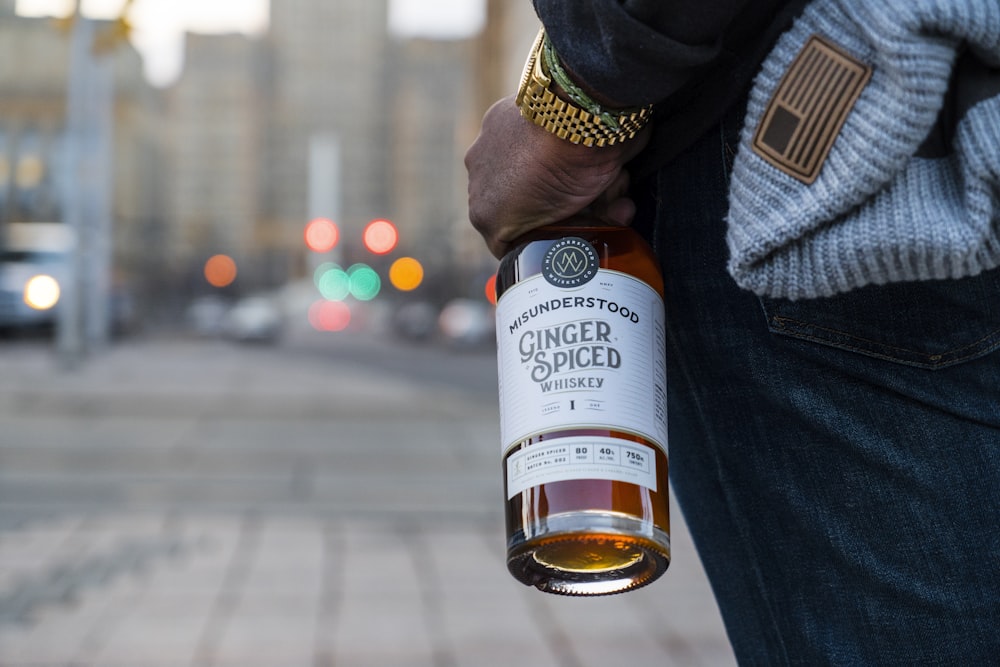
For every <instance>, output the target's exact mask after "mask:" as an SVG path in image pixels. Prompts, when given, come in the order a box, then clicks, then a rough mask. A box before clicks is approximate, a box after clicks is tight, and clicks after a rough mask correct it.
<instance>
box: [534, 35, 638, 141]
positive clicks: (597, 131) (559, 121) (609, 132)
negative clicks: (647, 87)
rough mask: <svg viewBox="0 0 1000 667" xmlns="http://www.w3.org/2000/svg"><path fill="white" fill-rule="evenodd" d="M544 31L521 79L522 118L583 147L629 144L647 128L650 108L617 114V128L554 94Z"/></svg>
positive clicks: (539, 36)
mask: <svg viewBox="0 0 1000 667" xmlns="http://www.w3.org/2000/svg"><path fill="white" fill-rule="evenodd" d="M543 42H544V31H540V32H539V33H538V37H537V38H536V39H535V44H534V46H532V48H531V53H530V54H529V55H528V61H527V63H525V66H524V74H523V75H522V76H521V86H520V88H519V89H518V92H517V97H516V98H515V102H516V104H517V106H518V107H519V108H520V110H521V115H522V116H524V117H525V118H526V119H527V120H529V121H531V122H532V123H534V124H535V125H538V126H539V127H542V128H543V129H545V130H546V131H548V132H551V133H552V134H555V135H556V136H557V137H559V138H560V139H565V140H566V141H569V142H570V143H574V144H583V145H584V146H613V145H614V144H617V143H621V142H623V141H628V140H629V139H632V138H634V137H635V135H636V134H637V133H638V132H639V130H641V129H642V128H643V126H645V125H646V123H647V122H648V121H649V118H650V115H651V113H652V108H651V107H642V108H640V109H635V110H631V111H627V112H620V113H618V112H614V111H612V112H611V114H612V115H616V114H617V115H616V120H617V121H618V127H617V128H615V127H611V126H609V125H607V124H605V123H604V122H603V121H602V120H601V118H600V117H599V116H596V115H594V114H592V113H590V112H589V111H587V110H585V109H582V108H580V107H578V106H576V105H575V104H573V103H572V102H568V101H566V100H564V99H562V98H560V97H559V96H558V95H556V94H555V93H554V92H553V91H552V77H551V75H550V74H549V72H548V71H547V70H546V68H545V62H544V58H542V55H541V51H542V44H543Z"/></svg>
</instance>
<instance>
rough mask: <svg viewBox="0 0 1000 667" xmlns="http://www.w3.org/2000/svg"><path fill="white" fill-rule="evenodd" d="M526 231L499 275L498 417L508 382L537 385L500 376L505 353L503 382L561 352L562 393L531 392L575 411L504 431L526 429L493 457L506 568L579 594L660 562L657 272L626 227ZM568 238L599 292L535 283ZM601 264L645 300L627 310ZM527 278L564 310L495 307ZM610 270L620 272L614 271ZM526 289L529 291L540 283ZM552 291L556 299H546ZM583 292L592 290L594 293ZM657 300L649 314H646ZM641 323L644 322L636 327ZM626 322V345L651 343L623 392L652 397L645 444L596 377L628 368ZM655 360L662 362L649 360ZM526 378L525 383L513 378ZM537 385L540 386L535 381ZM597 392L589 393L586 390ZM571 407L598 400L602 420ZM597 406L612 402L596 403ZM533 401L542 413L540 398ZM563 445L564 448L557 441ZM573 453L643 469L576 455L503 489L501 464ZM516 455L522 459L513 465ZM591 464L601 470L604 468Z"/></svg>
mask: <svg viewBox="0 0 1000 667" xmlns="http://www.w3.org/2000/svg"><path fill="white" fill-rule="evenodd" d="M529 238H530V240H529V241H527V242H526V243H525V244H523V245H521V246H520V247H518V248H517V249H516V250H514V251H513V252H511V253H510V254H508V255H507V256H506V257H505V258H504V259H503V261H502V262H501V265H500V269H499V270H498V274H497V296H498V300H499V301H498V318H497V336H498V343H500V342H501V341H500V338H501V337H502V336H505V335H506V336H510V337H511V343H510V344H509V345H508V346H507V347H506V348H505V347H504V346H503V345H500V346H499V349H498V355H500V360H499V364H498V365H499V366H500V379H501V386H500V394H501V414H502V416H503V413H504V411H505V410H509V409H511V408H510V402H511V401H514V400H517V398H516V397H512V396H511V395H510V394H511V393H512V392H518V390H519V388H521V387H524V386H528V387H529V388H532V389H533V388H534V387H535V386H534V385H532V384H531V380H524V379H523V378H522V379H520V380H518V381H519V382H521V383H522V384H517V383H514V385H515V386H513V387H511V386H507V382H505V372H504V366H505V362H504V359H503V355H504V354H506V355H507V356H511V355H512V354H513V356H515V357H518V358H517V359H515V360H514V361H513V367H514V370H508V371H507V372H506V379H507V380H509V379H510V378H511V377H512V375H516V374H517V373H520V374H526V375H529V376H531V378H532V379H533V380H538V378H539V377H543V376H544V377H545V381H546V382H549V381H551V380H552V379H553V378H554V377H555V376H556V375H557V373H552V374H549V375H547V374H548V373H549V371H550V370H552V369H553V368H555V367H557V366H559V365H560V362H561V363H562V365H561V368H563V369H565V368H569V369H570V370H569V372H566V373H563V374H562V375H561V376H560V377H564V378H569V379H567V380H565V382H564V385H566V387H563V390H562V391H560V390H559V387H556V389H554V390H553V389H552V387H553V386H554V385H552V384H549V385H547V386H548V387H549V390H550V391H551V393H550V394H544V395H543V398H542V399H541V400H540V402H541V403H543V404H545V405H549V403H548V401H549V399H550V397H551V398H552V399H553V401H556V400H558V401H561V404H562V405H563V406H564V407H566V406H569V408H571V409H572V410H573V412H572V416H570V410H569V409H567V417H566V418H564V419H563V421H561V422H560V424H561V425H559V426H556V427H555V428H551V429H548V428H545V427H544V424H545V422H544V419H543V421H542V422H538V423H541V424H543V426H542V427H540V428H534V429H532V428H531V427H525V428H527V429H528V430H527V431H522V430H517V429H514V433H515V434H520V433H522V432H525V433H529V434H528V435H526V437H524V438H523V439H520V440H516V441H515V442H514V443H513V444H511V443H509V442H505V443H504V447H505V448H507V451H506V452H505V454H504V466H503V468H504V488H505V491H506V496H507V502H506V524H507V547H508V549H507V566H508V569H509V570H510V572H511V574H513V575H514V577H515V578H517V579H518V580H519V581H521V582H522V583H525V584H528V585H532V586H535V587H537V588H539V589H540V590H543V591H546V592H551V593H559V594H565V595H583V596H586V595H606V594H611V593H619V592H623V591H627V590H633V589H635V588H638V587H640V586H644V585H646V584H648V583H650V582H652V581H653V580H655V579H656V578H657V577H659V576H660V575H661V574H662V573H663V572H664V571H665V570H666V568H667V566H668V565H669V562H670V517H669V508H668V486H667V484H668V481H667V480H668V460H667V455H666V451H665V449H666V414H665V411H666V405H665V386H664V383H665V370H664V369H663V365H664V362H663V361H662V356H659V357H658V356H657V355H658V354H659V355H662V354H663V352H662V351H663V349H664V343H665V341H664V340H663V336H664V333H663V327H662V308H663V306H662V298H663V279H662V277H661V275H660V272H659V269H658V266H657V263H656V259H655V256H654V255H653V253H652V251H651V250H650V248H649V247H648V245H647V244H646V243H645V241H643V240H642V238H641V237H640V236H639V235H638V234H637V233H635V232H634V231H633V230H631V229H628V228H613V227H604V226H597V225H586V224H579V225H575V224H574V225H569V224H567V225H559V226H554V227H547V228H544V229H543V230H540V231H538V232H535V233H534V234H533V235H532V236H531V237H529ZM568 238H569V239H574V241H573V243H575V244H576V246H573V243H568V244H565V245H567V247H569V248H570V250H571V251H572V252H574V253H575V252H576V251H577V250H579V247H578V246H580V243H579V242H580V241H581V240H582V241H584V242H586V244H587V245H589V247H590V248H592V249H593V253H590V259H591V261H595V260H596V268H597V269H599V270H598V271H597V272H596V275H595V277H593V278H590V279H589V280H590V282H591V283H592V285H599V284H605V285H607V291H605V292H599V293H598V298H597V299H594V300H591V299H589V298H584V299H583V300H582V301H581V300H579V299H576V297H578V296H579V294H581V293H583V292H580V291H579V289H577V287H578V286H576V285H575V283H574V282H573V281H572V279H571V280H570V281H569V282H568V283H567V285H568V288H566V289H562V287H563V285H559V286H557V287H555V288H553V287H549V286H545V285H544V284H543V283H542V282H541V280H540V278H539V275H540V274H543V273H544V272H545V271H547V270H550V269H551V268H552V266H553V264H554V263H558V262H559V261H560V260H565V257H556V258H555V259H553V250H554V248H555V249H556V250H558V247H557V246H556V244H560V246H561V245H564V240H565V239H568ZM588 252H589V251H588ZM574 257H576V258H577V259H578V258H579V257H578V256H576V255H574V256H571V257H570V258H569V259H570V260H573V259H574ZM566 266H567V267H569V270H570V273H578V272H580V271H581V269H579V268H576V267H579V264H578V263H575V262H573V261H569V262H568V263H566ZM557 268H558V267H557ZM607 271H610V272H612V273H618V274H625V275H626V276H628V277H629V278H630V279H631V280H624V282H628V283H630V284H635V283H637V282H641V283H644V284H645V286H647V287H642V286H640V287H638V288H635V289H637V290H638V292H637V293H639V294H640V295H642V298H641V299H639V301H642V302H643V303H645V304H646V305H645V306H642V307H641V308H639V310H641V309H642V308H648V312H646V311H644V312H643V314H642V317H641V318H640V317H639V315H638V314H632V310H633V306H632V305H630V304H631V303H632V302H630V301H629V300H628V295H624V297H622V294H621V291H620V288H617V287H616V285H615V284H614V283H612V282H609V281H608V280H606V279H605V278H606V277H607V276H608V275H609V274H608V273H607ZM532 278H533V279H534V282H533V283H532V285H533V286H534V285H539V286H541V289H545V290H548V291H547V292H545V294H546V296H545V297H544V298H542V299H541V301H542V302H543V303H547V304H552V305H553V306H559V307H560V308H559V309H561V310H563V311H565V312H563V313H559V314H558V317H560V318H562V319H557V320H552V319H551V317H552V314H551V312H549V313H547V314H546V315H545V317H549V318H550V319H548V320H546V323H545V324H538V325H537V328H535V329H533V328H532V327H533V326H536V322H538V321H540V320H541V319H542V317H541V316H536V315H538V312H539V310H538V308H532V307H530V302H522V301H520V300H519V301H517V302H516V305H515V306H514V307H513V310H511V307H510V306H508V307H507V310H506V311H503V310H501V309H502V307H503V306H504V302H503V299H504V295H505V293H507V292H508V291H509V290H511V289H512V288H514V287H516V286H518V285H519V284H521V283H523V281H526V280H528V279H532ZM617 280H619V281H623V279H622V278H618V279H617ZM525 289H526V290H528V291H531V290H534V291H535V292H538V291H539V289H540V288H538V287H526V288H525ZM589 289H591V290H594V289H597V288H596V287H591V288H589ZM553 290H555V291H553ZM615 290H618V291H615ZM553 294H554V295H555V297H554V298H550V295H553ZM583 294H585V295H587V294H589V295H590V296H591V297H592V296H593V295H594V294H595V292H594V291H590V292H585V293H583ZM620 297H622V298H620ZM574 304H576V305H579V304H587V305H592V306H593V305H595V304H596V306H597V307H596V308H590V309H588V308H586V307H583V308H575V309H571V308H569V306H571V305H574ZM612 304H614V305H613V306H612ZM563 306H565V308H564V307H563ZM559 309H557V310H559ZM656 309H659V313H655V312H654V311H655V310H656ZM612 310H613V312H612ZM504 313H506V317H505V315H504ZM504 318H505V319H504ZM657 318H659V326H658V327H656V326H654V327H653V328H652V329H651V330H650V329H648V327H649V324H648V322H649V321H650V320H656V319H657ZM632 320H634V322H633V321H632ZM639 322H642V325H641V326H640V325H639V324H638V323H639ZM567 324H568V326H567ZM632 324H635V327H634V329H635V330H628V329H627V326H631V325H632ZM643 327H646V328H643ZM636 331H638V332H640V333H641V334H643V335H640V339H639V341H638V343H634V344H638V345H639V346H640V347H642V346H646V347H647V348H648V349H650V350H655V348H656V347H657V346H658V348H659V350H658V351H654V352H648V353H647V354H650V355H651V358H652V363H651V362H650V360H649V359H644V360H643V363H642V365H643V366H645V367H646V374H645V375H642V374H640V380H641V382H642V383H644V384H648V385H649V386H640V387H639V388H638V389H635V388H633V389H632V390H631V391H633V392H635V391H637V392H638V394H636V395H638V396H642V395H645V396H646V397H647V398H648V399H649V401H650V403H648V404H643V405H642V406H640V407H644V406H645V407H650V409H649V410H648V411H647V410H643V411H642V412H643V413H645V412H652V413H653V414H645V417H644V418H648V419H649V420H650V422H651V423H653V424H654V426H653V427H652V429H651V430H652V431H654V432H655V433H656V434H658V435H657V437H658V439H659V440H660V442H654V441H653V440H652V439H651V438H650V437H647V435H648V434H647V435H644V434H643V431H644V429H643V428H631V426H632V425H633V424H632V423H629V422H628V420H621V421H622V422H623V423H624V424H626V425H625V426H623V427H620V428H619V427H617V422H618V421H619V416H620V414H623V413H624V412H628V411H627V410H624V411H617V410H615V409H613V408H614V407H615V405H617V404H616V403H614V401H611V402H609V403H607V404H605V403H604V401H603V398H602V395H601V394H600V392H601V391H603V390H604V387H605V384H606V385H607V386H608V387H609V388H610V387H612V386H618V385H613V384H612V380H613V377H612V376H613V375H614V374H615V373H618V372H620V371H622V370H623V369H627V367H628V364H629V363H632V364H633V367H634V365H635V360H634V359H631V358H628V359H623V357H625V356H626V355H628V356H631V357H634V356H635V355H631V354H630V353H629V352H628V350H629V348H628V347H627V346H626V347H624V348H620V347H619V346H620V345H621V337H622V336H629V335H631V336H635V335H636ZM545 332H555V333H550V334H546V333H545ZM560 332H561V333H560ZM518 337H520V338H518ZM515 340H516V341H517V342H514V341H515ZM581 341H582V342H581ZM581 350H582V351H581ZM622 350H625V351H622ZM532 353H534V354H535V355H538V354H541V357H538V358H536V357H531V354H532ZM657 359H659V360H660V361H659V362H657V361H656V360H657ZM506 365H507V368H508V369H510V368H511V367H512V362H511V360H510V359H508V360H507V362H506ZM651 367H652V368H651ZM601 378H604V380H602V379H601ZM605 380H607V382H606V383H605ZM525 382H526V383H527V385H525V384H523V383H525ZM630 382H631V384H632V385H635V384H636V383H635V377H631V379H630ZM573 383H582V384H583V385H584V387H585V388H586V389H587V390H589V391H590V392H591V393H589V394H588V393H584V394H582V395H580V396H579V398H574V396H575V395H576V394H575V392H574V388H575V385H574V384H573ZM567 387H568V388H567ZM595 387H596V389H595ZM538 391H541V388H540V387H539V388H538ZM595 391H596V392H597V393H596V394H595V393H593V392H595ZM612 391H613V390H612ZM518 393H520V392H518ZM609 400H610V397H609ZM552 405H555V402H553V403H552ZM580 405H588V406H599V407H600V408H601V409H595V410H593V411H592V412H593V414H594V415H598V416H597V417H596V421H598V422H601V420H603V423H598V424H594V423H592V422H593V421H594V419H591V418H590V416H589V415H588V414H586V411H584V413H583V414H582V416H581V417H580V418H579V420H578V421H574V419H576V418H577V413H576V412H575V410H576V409H578V408H579V407H580ZM604 407H610V408H612V409H611V410H604V409H603V408H604ZM522 409H523V408H522ZM546 409H549V408H546ZM553 409H554V408H553ZM537 410H538V411H541V409H540V408H539V409H537ZM656 424H658V425H659V426H656ZM501 430H502V431H503V430H504V428H502V429H501ZM505 437H507V435H505ZM563 444H565V446H561V445H563ZM535 452H541V453H539V454H535ZM581 452H582V454H581ZM574 456H584V457H589V458H588V461H589V462H590V463H593V461H594V460H595V459H596V460H597V461H598V462H600V461H610V462H611V464H610V465H611V466H612V467H613V466H614V465H617V466H620V467H624V468H626V469H630V468H634V469H636V470H641V471H642V474H641V475H640V476H639V480H638V482H637V481H636V480H634V479H631V478H629V476H628V475H625V476H624V477H619V476H617V475H615V474H610V475H606V474H603V473H588V472H587V471H588V470H595V468H594V467H593V466H592V465H591V466H589V467H588V466H587V465H584V466H581V467H578V468H577V470H576V472H571V473H564V474H562V475H560V474H556V475H555V476H553V475H551V474H550V473H545V472H543V473H542V474H541V477H536V478H531V479H539V480H541V481H540V483H537V484H533V483H530V481H529V482H526V483H522V485H521V486H516V487H515V488H512V487H511V484H512V479H511V474H512V473H511V471H519V472H522V471H523V470H524V469H525V468H530V467H531V466H532V465H533V464H535V463H537V464H538V467H540V468H542V469H544V467H545V465H548V464H551V468H554V469H559V468H560V465H562V466H563V467H565V466H566V465H567V459H568V460H569V461H570V462H572V460H573V458H574ZM515 459H519V460H520V462H519V463H512V462H513V461H515ZM598 468H600V469H602V470H606V467H605V466H598ZM591 475H593V476H591ZM643 475H645V476H643ZM522 487H523V488H522Z"/></svg>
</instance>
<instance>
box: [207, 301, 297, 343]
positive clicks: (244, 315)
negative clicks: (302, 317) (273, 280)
mask: <svg viewBox="0 0 1000 667" xmlns="http://www.w3.org/2000/svg"><path fill="white" fill-rule="evenodd" d="M284 329H285V316H284V312H283V311H282V309H281V307H280V306H279V304H278V302H277V300H276V299H274V298H272V297H267V296H250V297H246V298H244V299H240V300H239V301H237V302H236V304H235V305H234V306H233V307H232V308H230V309H229V312H228V313H226V318H225V321H224V322H223V325H222V331H223V335H225V336H226V337H227V338H232V339H233V340H239V341H248V342H249V341H258V342H265V343H273V342H276V341H277V340H278V339H279V338H281V335H282V333H283V331H284Z"/></svg>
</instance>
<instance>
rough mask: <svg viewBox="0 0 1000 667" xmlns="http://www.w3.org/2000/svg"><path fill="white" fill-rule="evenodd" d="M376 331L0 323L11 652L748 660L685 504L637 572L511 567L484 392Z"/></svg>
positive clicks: (579, 664) (273, 658) (199, 665)
mask: <svg viewBox="0 0 1000 667" xmlns="http://www.w3.org/2000/svg"><path fill="white" fill-rule="evenodd" d="M365 349H367V348H362V347H358V348H357V350H351V351H348V353H345V355H344V357H343V358H339V359H327V358H325V357H316V356H310V355H309V354H306V353H302V352H301V351H289V350H269V349H260V348H247V347H240V346H232V345H227V344H224V343H219V342H210V343H201V342H192V341H180V342H163V341H159V342H156V341H154V342H136V343H128V344H125V345H122V346H119V347H116V348H113V349H111V350H109V351H108V352H106V353H103V354H102V355H100V356H99V357H97V358H95V359H93V360H91V361H88V362H87V363H86V364H85V365H84V366H83V367H81V368H80V369H78V370H77V371H75V372H73V373H66V372H62V371H59V370H58V368H57V367H56V366H55V364H54V363H53V362H52V359H51V357H50V356H49V355H48V353H47V352H46V351H45V350H44V349H40V348H38V347H37V346H23V345H20V344H15V345H9V344H8V345H6V346H3V345H0V666H2V667H67V666H73V667H154V666H155V667H159V666H164V667H168V666H169V667H187V666H191V667H210V666H230V665H231V666H234V667H235V666H237V665H238V666H240V667H254V666H261V667H265V666H266V667H296V666H299V665H302V666H308V667H333V666H336V667H341V666H343V667H395V666H399V667H422V666H425V665H426V666H428V667H451V666H454V667H466V666H468V667H492V666H497V667H511V666H522V665H523V666H529V665H530V666H531V667H549V666H551V667H590V666H593V667H597V666H601V667H607V666H608V665H625V664H650V665H679V666H683V667H698V666H706V667H716V666H720V667H721V666H730V665H733V664H735V663H734V660H733V657H732V653H731V651H730V649H729V647H728V645H727V643H726V640H725V635H724V632H723V630H722V627H721V622H720V620H719V617H718V611H717V609H716V607H715V604H714V601H713V600H712V597H711V593H710V591H709V588H708V585H707V582H706V581H705V578H704V574H703V573H702V571H701V569H700V566H699V564H698V562H697V557H696V555H695V553H694V550H693V547H692V545H691V543H690V538H689V536H688V533H687V531H686V529H685V527H684V526H683V524H682V522H681V518H680V514H679V512H677V511H676V509H675V510H674V511H673V518H674V522H675V523H674V526H673V530H672V533H673V542H674V545H673V556H674V562H673V563H672V565H671V568H670V570H669V571H668V572H667V574H666V575H664V577H663V579H661V580H660V581H658V582H656V583H654V584H653V585H651V586H649V587H647V588H645V589H642V590H639V591H635V592H632V593H628V594H625V595H621V596H614V597H608V598H600V599H587V600H580V599H570V598H562V597H557V596H551V595H546V594H543V593H540V592H537V591H535V590H534V589H530V588H526V587H523V586H521V585H519V584H517V583H516V582H515V581H514V580H513V579H512V578H511V577H510V576H509V575H508V574H507V572H506V570H505V567H504V564H503V526H502V515H501V512H502V506H501V504H500V502H499V501H498V500H497V499H498V498H499V497H500V495H501V494H500V489H499V485H500V480H499V473H498V465H499V464H498V463H497V461H496V460H495V459H496V457H497V455H498V454H497V451H496V450H497V445H496V437H497V433H496V425H495V422H496V414H495V405H492V404H490V403H489V402H488V401H484V400H483V399H482V397H481V396H476V395H475V393H474V392H470V391H462V390H460V388H459V389H457V390H449V389H448V388H447V387H443V386H437V387H428V386H426V385H425V384H423V383H421V382H419V381H417V380H414V379H407V378H406V377H402V376H398V375H394V374H389V373H384V372H383V373H377V372H373V371H372V370H371V369H370V368H367V367H366V366H364V364H363V363H361V362H360V361H357V362H350V361H344V359H345V358H352V357H357V358H358V359H361V358H362V357H363V356H364V353H365ZM479 361H481V360H479ZM473 362H477V363H478V361H476V360H475V359H472V358H470V357H466V358H465V359H462V358H456V359H455V360H454V363H466V364H468V363H473Z"/></svg>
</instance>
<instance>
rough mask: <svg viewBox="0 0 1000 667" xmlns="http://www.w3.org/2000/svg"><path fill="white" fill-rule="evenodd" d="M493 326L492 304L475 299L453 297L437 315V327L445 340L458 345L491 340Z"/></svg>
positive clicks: (476, 343) (482, 343)
mask: <svg viewBox="0 0 1000 667" xmlns="http://www.w3.org/2000/svg"><path fill="white" fill-rule="evenodd" d="M494 326H495V323H494V310H493V306H492V305H491V304H489V303H487V302H486V301H480V300H477V299H453V300H452V301H449V302H448V303H447V304H445V307H444V308H443V309H442V310H441V314H440V315H439V316H438V327H439V328H440V330H441V333H442V334H443V335H444V337H445V340H447V342H449V343H451V344H453V345H456V346H459V347H473V346H477V345H484V344H487V343H491V342H493V341H494V340H495V339H496V338H495V334H494Z"/></svg>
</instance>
